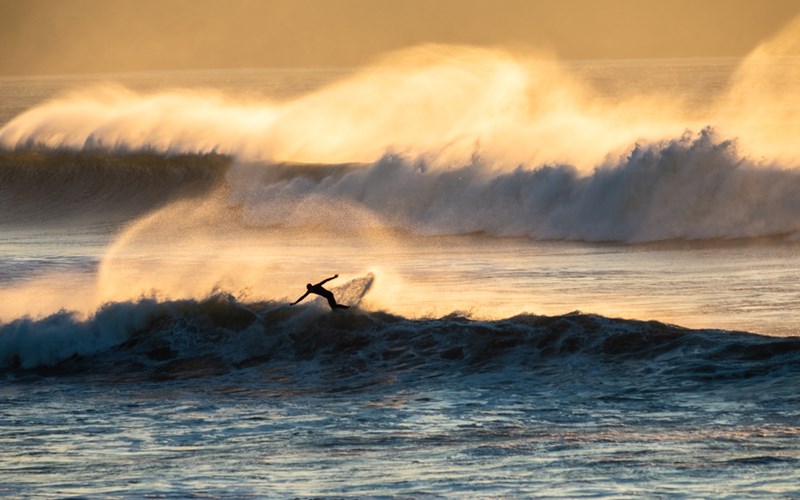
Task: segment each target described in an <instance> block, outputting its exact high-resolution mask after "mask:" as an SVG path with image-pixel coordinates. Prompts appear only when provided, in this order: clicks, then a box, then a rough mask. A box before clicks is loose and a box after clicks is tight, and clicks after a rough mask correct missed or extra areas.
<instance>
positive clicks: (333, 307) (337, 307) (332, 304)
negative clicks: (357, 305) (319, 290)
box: [325, 294, 349, 309]
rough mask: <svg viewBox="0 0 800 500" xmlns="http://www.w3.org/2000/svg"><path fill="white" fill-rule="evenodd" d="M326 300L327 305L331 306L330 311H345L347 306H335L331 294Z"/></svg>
mask: <svg viewBox="0 0 800 500" xmlns="http://www.w3.org/2000/svg"><path fill="white" fill-rule="evenodd" d="M325 298H326V299H328V305H329V306H331V309H347V308H348V307H349V306H344V305H342V304H337V303H336V299H334V298H333V294H331V296H330V297H325Z"/></svg>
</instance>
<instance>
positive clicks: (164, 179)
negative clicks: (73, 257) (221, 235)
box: [0, 150, 230, 226]
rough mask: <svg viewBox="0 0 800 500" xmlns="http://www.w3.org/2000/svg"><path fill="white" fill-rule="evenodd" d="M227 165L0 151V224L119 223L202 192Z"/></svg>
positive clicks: (205, 159)
mask: <svg viewBox="0 0 800 500" xmlns="http://www.w3.org/2000/svg"><path fill="white" fill-rule="evenodd" d="M229 163H230V162H229V160H228V159H227V158H225V157H222V156H217V155H181V156H172V157H167V156H164V155H147V154H136V155H134V154H130V155H114V154H109V153H103V152H94V153H88V152H69V151H33V150H32V151H5V152H3V151H0V225H4V226H15V225H16V226H20V225H27V224H30V223H38V224H53V223H63V222H64V221H67V220H71V221H75V222H86V223H103V222H106V223H108V222H124V221H127V220H129V219H131V218H134V217H136V216H138V215H141V214H142V213H144V212H146V211H148V210H152V209H154V208H157V207H159V206H162V205H164V204H166V203H169V202H171V201H174V200H178V199H182V198H187V197H194V196H199V195H203V194H207V193H208V192H210V191H211V190H212V189H213V188H214V187H215V186H217V185H218V184H219V183H220V182H221V181H222V180H223V178H224V174H225V171H226V169H227V167H228V164H229Z"/></svg>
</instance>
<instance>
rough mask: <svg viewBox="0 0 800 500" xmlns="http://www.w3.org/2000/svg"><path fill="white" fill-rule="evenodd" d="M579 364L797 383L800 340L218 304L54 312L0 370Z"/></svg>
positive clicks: (477, 369)
mask: <svg viewBox="0 0 800 500" xmlns="http://www.w3.org/2000/svg"><path fill="white" fill-rule="evenodd" d="M574 363H589V364H594V365H597V366H605V367H611V368H613V369H614V370H618V371H620V373H624V374H625V375H626V376H628V377H634V378H635V377H657V378H658V379H660V380H661V381H663V382H664V383H666V380H667V379H670V378H674V379H684V380H696V381H714V380H722V381H725V380H734V381H735V380H739V379H742V378H752V377H766V378H771V377H775V378H785V377H796V376H797V375H798V373H797V372H798V367H800V339H799V338H796V337H794V338H772V337H761V336H757V335H753V334H745V333H735V332H727V331H715V330H688V329H684V328H680V327H676V326H671V325H666V324H662V323H658V322H654V321H650V322H644V321H632V320H623V319H611V318H606V317H602V316H597V315H588V314H581V313H571V314H566V315H562V316H553V317H547V316H534V315H520V316H516V317H512V318H508V319H504V320H499V321H476V320H471V319H468V318H465V317H461V316H458V315H451V316H446V317H443V318H439V319H420V320H411V319H406V318H403V317H400V316H394V315H390V314H386V313H381V312H365V311H361V310H358V309H352V310H348V311H344V312H337V313H329V312H328V311H325V309H324V306H320V305H318V304H310V305H307V306H299V307H294V308H290V307H288V306H286V305H285V304H279V303H274V302H261V303H252V304H242V303H239V302H237V301H236V300H235V299H234V298H233V297H232V296H230V295H227V294H224V293H220V294H216V295H214V296H211V297H209V298H207V299H205V300H201V301H196V300H181V301H165V302H158V301H155V300H140V301H138V302H127V303H115V304H109V305H106V306H104V307H103V308H101V309H100V310H99V311H98V312H97V313H96V314H95V315H94V316H93V317H91V318H89V319H87V320H85V321H81V320H78V319H77V318H76V317H74V316H72V315H70V314H67V313H63V312H62V313H58V314H55V315H52V316H49V317H47V318H43V319H39V320H32V319H19V320H16V321H13V322H10V323H8V324H5V325H3V326H2V327H0V366H2V369H3V370H4V371H6V372H14V373H17V374H25V373H31V371H33V373H40V374H46V375H73V374H79V373H80V374H88V375H92V374H95V375H100V376H103V377H119V378H120V379H125V378H133V379H137V380H141V379H142V378H143V377H144V378H148V379H153V380H172V379H182V378H196V377H207V376H219V375H223V374H227V373H230V372H234V371H237V370H243V369H248V368H251V367H260V368H262V369H264V370H268V369H272V368H278V367H281V368H284V369H287V367H288V369H289V370H292V371H297V372H298V373H299V372H303V373H304V374H305V376H311V375H310V374H316V376H315V377H319V380H320V381H324V380H328V381H330V380H333V379H336V380H339V379H342V380H345V379H346V380H348V381H351V382H352V379H350V378H348V377H356V380H361V379H364V380H370V379H373V378H381V379H382V378H385V377H405V378H409V379H416V378H423V379H424V378H429V377H432V376H452V375H454V374H461V375H470V374H474V373H484V372H493V371H505V370H512V371H520V370H521V371H542V370H544V371H550V370H553V369H556V368H558V367H559V366H560V367H561V369H562V370H563V368H564V366H566V365H571V364H574ZM315 377H312V378H315ZM362 381H363V380H362Z"/></svg>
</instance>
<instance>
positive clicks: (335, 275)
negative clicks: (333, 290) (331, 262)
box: [314, 274, 339, 286]
mask: <svg viewBox="0 0 800 500" xmlns="http://www.w3.org/2000/svg"><path fill="white" fill-rule="evenodd" d="M338 277H339V275H338V274H334V275H333V276H331V277H330V278H326V279H324V280H322V281H320V282H319V283H317V284H316V285H314V286H320V285H324V284H325V283H327V282H329V281H330V280H332V279H334V278H338Z"/></svg>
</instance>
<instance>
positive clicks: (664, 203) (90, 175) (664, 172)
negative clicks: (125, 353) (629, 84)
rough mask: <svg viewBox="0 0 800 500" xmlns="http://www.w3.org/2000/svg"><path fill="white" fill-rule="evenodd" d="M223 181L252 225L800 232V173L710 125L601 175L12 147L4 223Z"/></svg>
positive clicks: (101, 209) (152, 199)
mask: <svg viewBox="0 0 800 500" xmlns="http://www.w3.org/2000/svg"><path fill="white" fill-rule="evenodd" d="M217 188H224V189H223V191H224V193H225V194H224V198H225V200H224V203H223V205H225V206H228V207H235V208H238V209H240V212H239V213H240V214H241V215H240V219H239V222H238V223H239V224H242V225H247V226H287V225H288V226H303V225H308V226H325V227H328V228H330V229H333V230H336V231H345V232H346V231H348V230H353V229H364V226H379V227H385V228H393V229H401V230H403V231H408V232H411V233H415V234H423V235H433V234H435V235H441V234H447V235H457V234H467V233H484V234H487V235H492V236H525V237H529V238H533V239H541V240H546V239H559V240H561V239H566V240H580V241H616V242H648V241H659V240H674V239H686V240H704V239H734V238H761V237H785V238H789V239H796V238H797V236H798V234H799V232H800V203H799V202H798V200H797V197H796V193H797V192H798V191H800V170H793V169H787V168H782V167H780V166H777V165H773V166H768V165H763V164H760V163H758V162H755V161H753V160H751V159H749V158H747V157H744V156H742V155H740V154H739V153H738V150H737V147H736V143H735V142H733V141H727V140H721V139H719V138H718V137H717V134H716V133H715V132H714V131H713V130H712V129H710V128H708V129H705V130H703V131H701V132H700V133H698V134H691V133H688V132H687V133H686V134H684V135H683V136H681V137H678V138H674V139H671V140H665V141H661V142H655V143H649V144H637V145H635V146H634V147H632V149H630V150H629V151H628V152H627V153H624V154H622V155H621V156H620V157H618V158H616V159H612V158H609V159H608V160H606V161H605V162H604V163H603V164H601V165H599V166H598V167H597V168H596V169H595V170H594V171H593V172H591V173H589V174H583V173H581V172H580V171H579V170H578V169H577V168H575V167H574V166H571V165H563V164H552V165H540V166H537V167H526V166H523V165H521V166H519V167H517V168H516V169H513V170H510V171H506V170H497V169H495V168H494V167H493V165H492V164H490V163H489V162H487V161H486V160H484V159H482V158H480V157H478V156H476V157H474V158H473V159H472V160H471V161H470V162H469V163H468V164H464V165H461V166H456V167H452V168H447V169H442V168H434V167H432V166H431V165H429V164H428V163H426V161H425V160H424V159H421V158H413V157H407V156H403V155H397V154H388V155H386V156H384V157H383V158H381V159H380V160H378V161H376V162H374V163H370V164H316V165H314V164H291V163H283V164H276V163H269V162H242V161H237V160H235V159H234V158H231V157H227V156H221V155H181V156H163V155H114V154H111V153H69V152H6V153H3V154H2V155H1V156H0V214H1V215H0V222H2V223H4V224H28V223H31V222H33V223H44V222H53V221H59V220H63V219H64V218H67V217H69V218H72V219H75V220H81V221H95V220H98V219H102V220H117V221H123V222H124V221H128V220H132V219H134V218H136V217H137V216H139V215H141V214H143V213H144V212H147V211H152V210H155V209H157V208H158V207H160V206H164V205H166V204H169V203H170V202H174V201H176V200H179V199H185V198H192V197H208V195H209V194H210V193H211V192H213V191H215V190H216V189H217ZM334 214H337V215H336V216H334ZM226 223H228V224H229V223H231V221H230V220H226Z"/></svg>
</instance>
